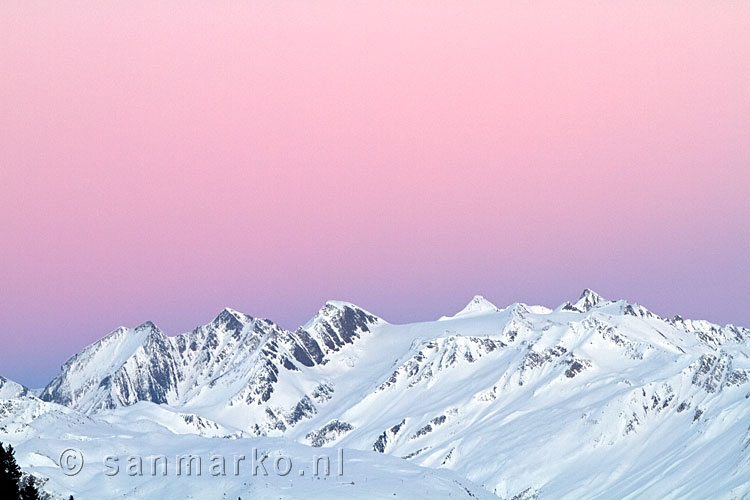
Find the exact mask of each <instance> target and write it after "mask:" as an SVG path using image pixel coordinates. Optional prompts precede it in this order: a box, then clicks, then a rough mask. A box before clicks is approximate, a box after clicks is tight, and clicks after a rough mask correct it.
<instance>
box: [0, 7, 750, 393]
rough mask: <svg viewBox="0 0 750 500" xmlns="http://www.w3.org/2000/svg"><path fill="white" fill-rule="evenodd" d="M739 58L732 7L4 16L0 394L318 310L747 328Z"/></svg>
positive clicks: (93, 11)
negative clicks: (478, 306)
mask: <svg viewBox="0 0 750 500" xmlns="http://www.w3.org/2000/svg"><path fill="white" fill-rule="evenodd" d="M657 3H658V5H655V4H657ZM248 4H249V5H251V6H248ZM749 61H750V3H748V2H721V3H716V2H651V1H649V2H627V3H618V5H615V2H597V3H594V2H586V3H585V5H584V3H582V2H576V3H554V4H552V3H549V4H545V3H544V2H534V3H523V5H517V4H516V3H515V2H514V3H510V2H509V3H504V2H479V1H466V0H462V1H455V2H453V1H447V2H427V1H410V2H390V1H377V2H375V1H373V2H360V1H351V0H349V1H341V2H330V1H329V2H302V1H298V2H275V1H274V2H218V3H213V2H211V3H209V2H205V3H200V2H186V1H179V2H178V1H167V2H159V3H158V7H154V6H153V5H151V3H147V2H143V1H136V2H106V1H105V2H76V3H73V2H71V3H66V4H62V3H49V2H36V1H18V2H15V1H7V2H3V3H2V5H0V68H1V69H2V77H0V340H1V345H2V348H1V349H0V374H2V375H5V376H8V377H10V378H16V379H18V380H19V381H21V382H25V383H28V384H31V385H41V384H44V382H46V381H47V380H48V379H49V378H50V377H51V376H52V375H53V374H54V373H55V371H56V370H57V368H58V367H59V365H60V364H61V363H62V362H63V361H64V360H65V359H66V358H67V357H68V356H69V355H71V354H73V353H74V352H76V351H77V350H79V349H80V348H81V347H83V346H84V345H86V344H87V343H90V342H92V341H94V340H96V339H97V338H99V337H100V336H102V335H103V334H105V333H107V332H108V331H110V330H112V329H113V328H115V327H116V326H118V325H120V324H127V325H136V324H138V323H140V322H142V321H145V320H149V319H150V320H153V321H154V322H156V323H157V324H158V325H160V326H161V327H162V328H163V329H165V330H166V331H167V332H168V333H178V332H180V331H184V330H188V329H191V328H192V327H194V326H196V325H198V324H200V323H205V322H207V321H209V320H210V319H211V318H212V317H213V316H215V315H216V314H217V313H218V312H219V310H220V309H221V308H222V307H224V306H226V305H229V306H232V307H235V308H237V309H240V310H242V311H244V312H247V313H249V314H253V315H259V316H265V317H270V318H272V319H274V320H276V321H278V322H279V323H280V324H282V325H283V326H286V327H295V326H296V325H297V324H299V323H302V322H304V321H305V320H306V319H307V318H309V317H310V316H312V315H313V314H314V313H315V311H316V310H317V309H318V307H319V306H320V305H321V304H322V303H323V302H324V301H325V300H326V299H329V298H338V299H344V300H349V301H352V302H355V303H358V304H360V305H361V306H363V307H365V308H368V309H369V310H371V311H372V312H374V313H376V314H379V315H381V316H383V317H385V318H386V319H389V320H391V321H394V322H398V321H408V320H417V319H430V318H435V317H437V316H440V315H442V314H447V313H451V312H454V311H456V310H458V309H460V308H461V307H462V306H463V305H464V303H465V302H467V301H468V300H469V299H470V298H471V296H472V295H474V294H476V293H482V294H484V295H486V296H487V297H488V298H489V299H491V300H493V301H494V302H496V303H498V304H499V305H505V304H506V303H509V302H513V301H525V302H533V303H543V304H547V305H557V304H558V303H560V302H563V301H564V300H567V299H571V298H575V297H576V296H577V295H578V293H579V292H580V290H581V289H582V288H584V287H587V286H588V287H592V288H595V289H597V290H599V291H600V292H602V293H603V294H605V295H608V296H610V297H612V298H620V297H623V298H628V299H631V300H633V301H638V302H641V303H643V304H645V305H646V306H649V307H651V308H652V309H654V310H655V311H656V312H658V313H662V314H668V315H672V314H677V313H680V314H683V315H686V316H694V317H706V318H708V319H711V320H714V321H717V322H720V323H727V322H733V323H739V324H745V325H747V326H750V309H749V308H748V286H749V285H750V264H749V263H748V262H749V259H748V254H749V253H750V220H749V219H750V201H749V200H750V193H749V191H750V62H749ZM29 362H31V365H32V366H33V368H30V367H28V366H26V365H27V364H28V363H29Z"/></svg>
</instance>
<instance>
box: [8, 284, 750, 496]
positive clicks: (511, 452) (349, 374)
mask: <svg viewBox="0 0 750 500" xmlns="http://www.w3.org/2000/svg"><path fill="white" fill-rule="evenodd" d="M136 429H137V430H136ZM147 435H148V436H153V438H150V437H147ZM0 441H6V442H11V443H13V444H14V446H16V445H17V446H18V447H19V450H20V452H19V454H20V458H19V461H20V462H21V465H22V466H24V470H25V471H27V472H31V473H34V474H37V475H39V476H40V477H43V478H45V480H47V482H48V483H47V489H48V491H51V492H53V493H56V494H60V495H62V494H68V493H76V492H81V493H88V494H89V496H88V497H90V498H157V497H160V496H163V491H174V490H168V489H164V488H174V483H179V479H177V480H174V479H172V480H171V481H161V482H158V481H156V482H154V481H145V480H143V481H141V482H137V481H136V482H134V481H132V480H131V481H130V482H128V480H127V479H128V478H126V477H125V478H123V477H118V481H119V482H116V483H113V484H110V485H108V486H107V487H106V488H107V489H105V490H102V487H101V481H100V478H99V479H98V478H97V474H95V473H93V472H90V471H89V472H88V473H86V474H81V475H79V476H73V477H68V476H65V475H63V474H61V473H60V471H59V467H57V466H56V464H55V462H54V460H53V458H54V455H55V450H56V447H57V448H60V447H62V448H61V450H62V449H64V448H65V444H66V443H67V444H70V442H74V443H78V445H79V446H78V447H81V448H85V451H86V452H87V453H88V454H91V455H92V456H97V455H106V454H107V453H105V451H104V449H105V448H106V445H109V446H114V447H119V448H121V449H127V450H130V451H134V450H137V449H138V447H139V446H141V447H143V448H144V449H148V450H151V449H154V448H155V447H154V446H152V445H153V444H154V443H170V444H169V445H167V444H165V445H164V447H165V448H167V449H169V450H183V452H185V453H187V452H193V450H192V449H190V448H191V447H195V448H197V449H199V450H200V449H204V448H205V449H225V448H226V449H227V450H231V449H235V448H236V447H237V446H240V445H239V444H238V443H245V442H248V443H251V442H252V443H255V442H259V443H264V444H265V445H267V446H275V447H276V448H284V449H289V450H292V451H290V453H292V454H294V455H295V456H300V457H302V456H308V455H310V456H312V455H314V454H315V453H316V452H315V449H317V448H330V449H331V450H334V449H339V448H343V449H346V450H350V451H351V453H353V454H355V455H353V456H356V457H357V458H356V460H354V462H356V463H357V464H359V465H358V466H355V467H354V468H353V472H352V474H353V475H352V479H350V478H349V477H348V476H347V477H345V478H344V479H346V481H348V483H347V486H344V485H343V484H344V483H343V482H341V481H339V482H334V481H333V480H331V481H330V482H328V483H327V484H324V485H323V486H321V488H319V495H320V496H315V495H318V493H316V491H318V490H315V491H312V490H310V488H309V487H306V486H305V485H307V483H308V482H309V480H307V479H305V480H303V479H299V478H291V479H290V478H281V479H279V478H275V479H274V480H273V481H270V482H269V483H268V484H266V485H265V486H264V487H263V488H260V487H258V484H257V482H255V483H252V484H253V485H254V486H252V487H250V486H248V485H247V484H245V485H243V484H237V480H235V481H234V482H232V481H230V480H229V479H226V480H224V482H223V483H222V486H220V487H218V489H217V487H216V484H215V483H211V482H210V481H209V480H208V478H204V479H205V481H204V482H205V488H206V490H205V491H206V492H207V493H206V494H210V493H215V492H216V491H219V490H221V491H222V492H224V491H226V492H227V493H228V494H231V495H234V497H236V496H237V494H238V492H239V493H242V492H248V491H253V496H252V498H321V499H322V498H373V499H374V498H393V497H394V494H395V495H396V496H397V497H401V498H414V499H416V498H471V496H475V498H502V499H514V500H524V499H532V498H537V499H567V498H570V499H574V498H575V499H587V498H591V499H594V498H596V499H605V498H606V499H609V498H612V499H621V498H633V499H635V498H638V499H642V498H646V499H649V498H654V499H667V498H675V499H677V498H695V499H705V498H723V499H742V498H750V330H748V329H746V328H742V327H736V326H732V325H727V326H723V327H721V326H718V325H714V324H712V323H709V322H706V321H691V320H685V319H682V318H680V317H675V318H671V319H669V318H662V317H659V316H658V315H656V314H653V313H651V312H650V311H648V310H647V309H645V308H644V307H642V306H640V305H637V304H631V303H628V302H626V301H624V300H620V301H610V300H606V299H604V298H602V297H601V296H599V295H598V294H596V293H595V292H593V291H591V290H585V291H584V292H583V294H582V295H581V297H580V298H579V299H578V300H577V301H575V302H567V303H565V304H562V305H560V306H559V307H557V308H555V309H549V308H546V307H543V306H529V305H525V304H513V305H510V306H508V307H505V308H499V307H497V306H495V305H493V304H492V303H490V302H489V301H487V300H486V299H484V298H482V297H479V296H478V297H475V298H474V299H472V300H471V301H470V302H469V304H468V305H467V306H466V307H465V308H464V309H462V310H461V311H460V312H459V313H457V314H455V315H453V316H444V317H442V318H440V319H439V320H436V321H429V322H423V323H412V324H404V325H395V324H390V323H388V322H387V321H385V320H383V319H381V318H379V317H377V316H375V315H374V314H372V313H370V312H368V311H365V310H364V309H362V308H359V307H357V306H355V305H353V304H350V303H346V302H334V301H331V302H328V303H326V304H325V305H324V306H323V308H321V310H320V311H319V312H318V313H317V314H316V315H315V317H314V318H312V319H311V320H310V321H309V322H308V323H306V324H305V325H303V326H302V327H300V328H298V329H297V330H294V331H289V330H285V329H283V328H281V327H279V326H278V325H276V324H274V323H273V322H272V321H270V320H267V319H260V318H254V317H251V316H248V315H246V314H243V313H240V312H238V311H234V310H232V309H225V310H223V311H222V312H221V313H220V314H219V315H218V316H217V317H216V318H215V319H214V320H213V321H211V322H210V323H208V324H206V325H204V326H201V327H198V328H196V329H195V330H193V331H192V332H188V333H184V334H181V335H177V336H174V337H169V336H167V335H165V334H164V332H162V331H161V330H160V329H159V328H158V327H157V326H155V325H154V324H153V323H151V322H147V323H144V324H142V325H140V326H138V327H136V328H125V327H120V328H118V329H116V330H115V331H113V332H112V333H110V334H109V335H107V336H106V337H104V338H102V339H101V340H99V341H98V342H96V343H94V344H92V345H90V346H88V347H86V348H85V349H84V350H83V351H81V352H80V353H78V354H76V355H75V356H73V357H72V358H70V359H69V360H68V361H67V362H66V363H65V364H64V365H63V367H62V369H61V371H60V373H59V374H58V376H57V377H55V378H54V380H52V381H51V382H50V383H49V385H48V386H47V387H46V388H45V389H44V390H43V391H42V393H41V395H40V397H39V398H37V397H36V396H34V395H33V394H31V392H30V391H28V389H25V388H23V387H22V386H20V385H18V384H15V383H13V382H10V381H7V380H6V379H2V378H0ZM82 443H83V444H82ZM318 451H320V450H318ZM57 453H59V452H57ZM40 457H46V458H40ZM363 464H364V465H363ZM98 472H99V473H100V472H101V471H98ZM274 481H275V482H274ZM306 481H307V482H306ZM352 482H353V483H354V485H352V484H349V483H352ZM405 482H407V483H409V487H407V486H405ZM136 483H137V484H136ZM375 483H377V484H378V488H380V489H378V488H375V486H374V484H375ZM201 484H203V483H201ZM314 484H319V483H318V482H316V483H314ZM366 484H369V485H370V487H369V489H368V486H367V485H366ZM195 487H196V488H199V487H198V486H195ZM160 488H161V489H160ZM253 488H255V489H253ZM264 488H265V489H264ZM409 488H412V489H411V490H409ZM199 489H200V488H199ZM162 490H163V491H162ZM407 490H408V491H410V493H404V492H406V491H407ZM113 491H114V493H112V492H113ZM160 492H161V493H160ZM301 492H304V495H306V496H300V495H301ZM97 495H98V496H97ZM102 495H104V496H102ZM107 495H109V496H107ZM128 495H131V496H128ZM284 495H289V496H284ZM358 495H361V496H358ZM88 497H84V496H82V497H81V498H84V500H85V499H86V498H88ZM77 498H78V497H77ZM195 498H209V497H207V496H196V497H195ZM216 498H223V497H221V496H217V497H216ZM227 498H232V497H227Z"/></svg>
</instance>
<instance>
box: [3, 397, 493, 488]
mask: <svg viewBox="0 0 750 500" xmlns="http://www.w3.org/2000/svg"><path fill="white" fill-rule="evenodd" d="M8 410H9V411H8ZM131 410H135V411H131ZM139 410H140V411H139ZM105 413H107V414H108V418H100V416H98V415H97V416H94V417H86V416H84V415H82V414H80V413H78V412H76V411H75V410H71V409H68V408H65V407H62V406H60V405H57V404H55V403H47V402H43V401H41V400H39V399H37V398H35V397H33V396H32V397H31V398H17V399H13V400H2V399H0V441H2V442H4V443H9V444H11V445H13V446H14V447H15V449H16V459H17V460H18V462H19V464H20V465H21V466H22V468H23V471H24V473H27V474H31V475H33V476H34V477H35V478H36V479H37V480H38V482H39V484H41V485H42V487H43V489H44V491H45V492H46V493H48V494H50V495H52V496H53V498H68V496H69V495H71V494H74V495H75V497H76V498H77V499H82V500H101V499H122V500H129V499H138V500H143V499H162V498H170V499H200V500H207V499H217V500H220V499H234V498H238V497H242V498H246V499H253V500H255V499H257V500H271V499H273V500H278V499H283V500H293V499H294V500H297V499H307V500H337V499H338V500H384V499H393V498H411V499H415V498H452V499H466V500H472V499H473V500H491V499H492V498H496V497H495V496H493V495H492V494H490V493H489V492H487V491H485V490H483V489H482V488H481V487H479V486H477V485H475V484H472V483H471V482H470V481H468V480H466V479H464V478H462V477H460V476H458V475H456V474H454V473H452V472H450V471H444V470H432V469H426V468H422V467H418V466H416V465H413V464H410V463H408V462H405V461H403V460H400V459H398V458H395V457H383V456H380V455H377V454H375V453H372V452H363V451H357V450H345V449H342V450H341V451H340V452H339V451H338V450H337V451H336V452H333V453H331V454H330V455H326V456H327V459H325V458H324V459H317V458H316V457H319V456H321V455H323V454H322V453H321V451H320V450H318V449H314V448H310V447H307V446H304V445H300V444H296V443H293V442H291V441H289V440H285V439H278V438H276V439H273V438H260V439H259V438H254V439H248V438H237V437H233V438H223V439H222V438H210V437H205V436H199V435H196V434H192V433H189V432H188V433H185V432H181V431H182V430H184V429H169V428H168V427H171V423H174V422H176V421H174V420H173V419H172V418H171V417H169V416H167V417H166V420H167V421H168V422H170V424H168V425H163V422H164V420H165V415H164V414H165V413H169V410H168V409H161V410H160V409H158V408H155V405H153V404H151V403H143V402H141V403H138V404H136V405H134V406H133V407H131V408H130V409H129V410H125V411H124V412H122V413H119V414H117V415H115V414H114V413H111V412H105ZM146 415H149V416H150V417H151V418H154V420H153V421H151V420H148V419H144V416H146ZM133 417H135V418H133ZM178 427H179V426H178ZM21 428H22V430H19V429H21ZM65 450H75V452H76V453H77V452H80V453H81V455H82V456H83V458H84V461H83V468H82V470H81V471H80V473H78V474H75V475H66V474H65V473H64V472H63V470H62V469H61V467H60V465H59V463H60V456H61V454H62V453H63V452H64V451H65ZM264 454H267V455H268V459H266V460H262V457H263V455H264ZM186 455H192V456H195V457H200V465H198V462H197V460H198V459H195V461H192V462H189V461H188V460H189V458H188V459H184V460H183V461H182V462H178V457H179V456H186ZM156 456H161V457H163V458H162V459H161V460H162V461H161V462H156V465H154V461H153V457H156ZM107 457H111V458H107ZM133 457H137V458H133ZM237 457H244V458H243V459H241V460H238V459H237ZM255 457H257V459H256V461H255V462H253V459H254V458H255ZM279 457H283V459H282V460H283V461H280V462H278V463H277V462H276V460H277V459H278V458H279ZM63 463H66V462H63ZM180 463H181V464H182V466H181V468H180V473H179V474H178V473H177V470H178V468H179V467H180V466H179V465H178V464H180ZM132 464H135V465H132ZM165 464H166V476H164V475H162V474H163V470H164V469H163V468H164V466H165ZM316 464H317V465H316ZM326 464H328V465H326ZM212 467H213V468H212ZM188 468H191V474H190V475H188V474H187V470H188ZM115 471H116V474H115ZM199 471H200V472H199ZM316 471H317V472H316ZM222 474H223V475H222Z"/></svg>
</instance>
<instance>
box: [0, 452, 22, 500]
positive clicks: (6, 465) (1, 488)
mask: <svg viewBox="0 0 750 500" xmlns="http://www.w3.org/2000/svg"><path fill="white" fill-rule="evenodd" d="M15 453H16V452H15V450H14V449H13V447H12V446H11V445H8V447H7V448H6V447H4V446H3V443H0V498H2V499H3V500H6V499H7V500H16V499H19V498H21V493H20V491H19V490H18V482H19V481H20V480H21V469H19V467H18V464H17V463H16V457H15Z"/></svg>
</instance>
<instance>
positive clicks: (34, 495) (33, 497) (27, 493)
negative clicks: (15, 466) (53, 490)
mask: <svg viewBox="0 0 750 500" xmlns="http://www.w3.org/2000/svg"><path fill="white" fill-rule="evenodd" d="M21 500H39V490H38V489H37V488H36V485H35V484H34V476H29V480H28V481H26V486H24V487H23V489H22V490H21Z"/></svg>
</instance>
